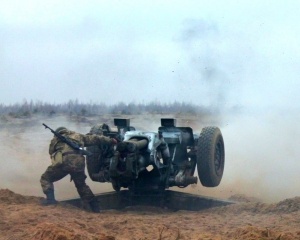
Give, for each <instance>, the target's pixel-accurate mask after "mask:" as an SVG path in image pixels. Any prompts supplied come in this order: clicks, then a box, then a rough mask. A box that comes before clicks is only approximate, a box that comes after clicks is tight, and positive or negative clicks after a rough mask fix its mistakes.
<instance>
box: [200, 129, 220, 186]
mask: <svg viewBox="0 0 300 240" xmlns="http://www.w3.org/2000/svg"><path fill="white" fill-rule="evenodd" d="M224 165H225V147H224V140H223V136H222V133H221V131H220V129H219V128H218V127H204V128H203V129H202V131H201V133H200V136H199V139H198V150H197V169H198V176H199V179H200V182H201V184H202V185H203V186H205V187H216V186H218V185H219V184H220V182H221V179H222V176H223V172H224Z"/></svg>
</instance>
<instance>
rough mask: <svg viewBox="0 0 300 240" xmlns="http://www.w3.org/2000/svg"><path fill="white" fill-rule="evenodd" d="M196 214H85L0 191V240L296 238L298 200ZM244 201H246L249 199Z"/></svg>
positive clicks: (138, 210)
mask: <svg viewBox="0 0 300 240" xmlns="http://www.w3.org/2000/svg"><path fill="white" fill-rule="evenodd" d="M231 199H232V200H242V201H244V202H240V203H237V204H234V205H229V206H226V207H216V208H211V209H208V210H203V211H200V212H190V211H177V212H172V211H169V210H167V209H160V208H153V207H134V208H128V209H125V210H122V211H116V210H107V211H102V212H101V213H96V214H95V213H89V212H85V211H83V210H81V209H78V208H75V207H73V206H70V205H66V204H58V205H56V206H47V207H43V206H40V205H39V200H40V198H39V197H31V196H24V195H20V194H17V193H14V192H12V191H10V190H8V189H1V190H0V215H1V218H0V239H24V240H25V239H51V240H54V239H55V240H64V239H94V240H96V239H98V240H100V239H101V240H104V239H105V240H113V239H119V240H121V239H132V240H133V239H136V240H141V239H144V240H146V239H174V240H175V239H223V240H225V239H249V240H250V239H274V240H275V239H276V240H279V239H281V240H293V239H300V228H299V226H300V197H296V198H292V199H286V200H284V201H281V202H278V203H276V204H266V203H261V202H255V201H254V200H253V199H251V198H246V197H243V196H233V197H231ZM249 199H250V200H249Z"/></svg>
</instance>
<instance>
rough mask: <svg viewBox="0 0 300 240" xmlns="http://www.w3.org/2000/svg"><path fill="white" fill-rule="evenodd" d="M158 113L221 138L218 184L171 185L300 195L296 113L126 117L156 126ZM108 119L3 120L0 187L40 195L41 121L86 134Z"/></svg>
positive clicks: (66, 184)
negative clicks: (222, 151) (214, 130)
mask: <svg viewBox="0 0 300 240" xmlns="http://www.w3.org/2000/svg"><path fill="white" fill-rule="evenodd" d="M118 117H120V116H118ZM125 117H126V118H128V117H129V116H125ZM161 117H176V118H177V125H178V126H191V127H192V128H193V130H194V133H197V134H199V133H200V132H201V128H203V127H204V126H211V125H213V126H219V127H220V129H221V131H222V134H223V137H224V141H225V151H226V159H225V161H226V162H225V171H224V175H223V179H222V182H221V184H220V186H219V187H217V188H205V187H202V186H201V184H200V182H198V184H197V185H195V186H194V185H193V186H190V187H187V188H185V189H178V188H174V190H177V191H185V192H192V193H196V194H200V195H206V196H212V197H220V198H228V197H230V196H232V195H234V194H245V195H247V196H252V197H256V198H259V199H261V200H262V201H266V202H274V201H280V200H283V199H286V198H290V197H294V196H300V186H299V185H300V181H299V174H298V171H299V169H300V161H299V160H298V156H300V148H299V143H298V141H297V139H299V136H300V129H299V127H297V125H296V124H295V121H294V119H297V116H292V115H282V114H267V113H263V114H262V113H260V114H254V113H251V114H250V113H249V114H227V115H223V116H222V117H220V116H216V117H207V116H170V115H169V116H163V115H151V116H148V115H140V116H130V118H131V125H132V126H135V127H136V128H137V129H140V130H150V131H157V128H158V127H159V125H160V118H161ZM298 117H299V116H298ZM112 119H113V116H102V117H101V118H100V117H99V118H97V119H87V118H86V119H70V117H67V116H57V117H49V118H32V119H29V120H28V119H27V120H20V119H18V120H15V119H10V120H9V121H6V122H5V123H4V122H1V129H0V139H1V143H2V144H1V146H0V152H1V155H2V161H1V170H0V182H1V186H0V188H2V189H6V188H7V189H10V190H12V191H14V192H17V193H19V194H23V195H31V196H43V193H42V190H41V187H40V183H39V179H40V176H41V174H42V173H43V172H44V171H45V170H46V168H47V166H48V165H49V164H50V158H49V155H48V146H49V143H50V140H51V138H52V133H51V132H50V131H49V130H48V129H44V127H43V126H42V123H46V124H47V125H49V126H50V127H52V128H53V129H56V128H57V127H59V126H66V127H68V128H69V129H71V130H74V131H78V132H80V133H87V132H89V130H90V128H91V127H92V126H93V125H94V124H96V123H103V122H106V123H108V124H110V125H111V126H112ZM87 184H88V185H89V186H90V187H91V189H92V190H93V192H94V193H102V192H109V191H113V189H112V187H111V185H110V184H109V183H105V184H103V183H96V182H93V181H91V180H90V179H89V177H88V178H87ZM54 185H55V192H56V196H57V199H58V200H62V199H67V198H73V197H77V196H78V194H77V192H76V189H75V187H74V186H73V183H70V179H69V177H65V178H64V179H63V180H61V181H59V182H56V183H55V184H54Z"/></svg>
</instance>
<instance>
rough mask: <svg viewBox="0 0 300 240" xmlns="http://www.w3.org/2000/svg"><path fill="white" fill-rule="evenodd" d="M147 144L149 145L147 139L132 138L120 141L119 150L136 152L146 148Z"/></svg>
mask: <svg viewBox="0 0 300 240" xmlns="http://www.w3.org/2000/svg"><path fill="white" fill-rule="evenodd" d="M147 145H148V140H147V139H130V140H127V141H124V142H120V143H118V145H117V150H118V151H120V152H124V151H128V152H135V151H137V150H140V149H143V148H146V147H147Z"/></svg>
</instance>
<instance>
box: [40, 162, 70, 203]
mask: <svg viewBox="0 0 300 240" xmlns="http://www.w3.org/2000/svg"><path fill="white" fill-rule="evenodd" d="M67 174H68V172H66V171H64V170H63V169H62V168H60V167H57V166H49V167H48V168H47V169H46V171H45V172H44V173H43V174H42V176H41V179H40V183H41V186H42V189H43V192H44V194H46V201H42V202H41V203H42V204H43V205H49V204H55V203H56V200H55V196H54V185H53V183H54V182H56V181H58V180H60V179H62V178H64V177H65V176H66V175H67Z"/></svg>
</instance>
